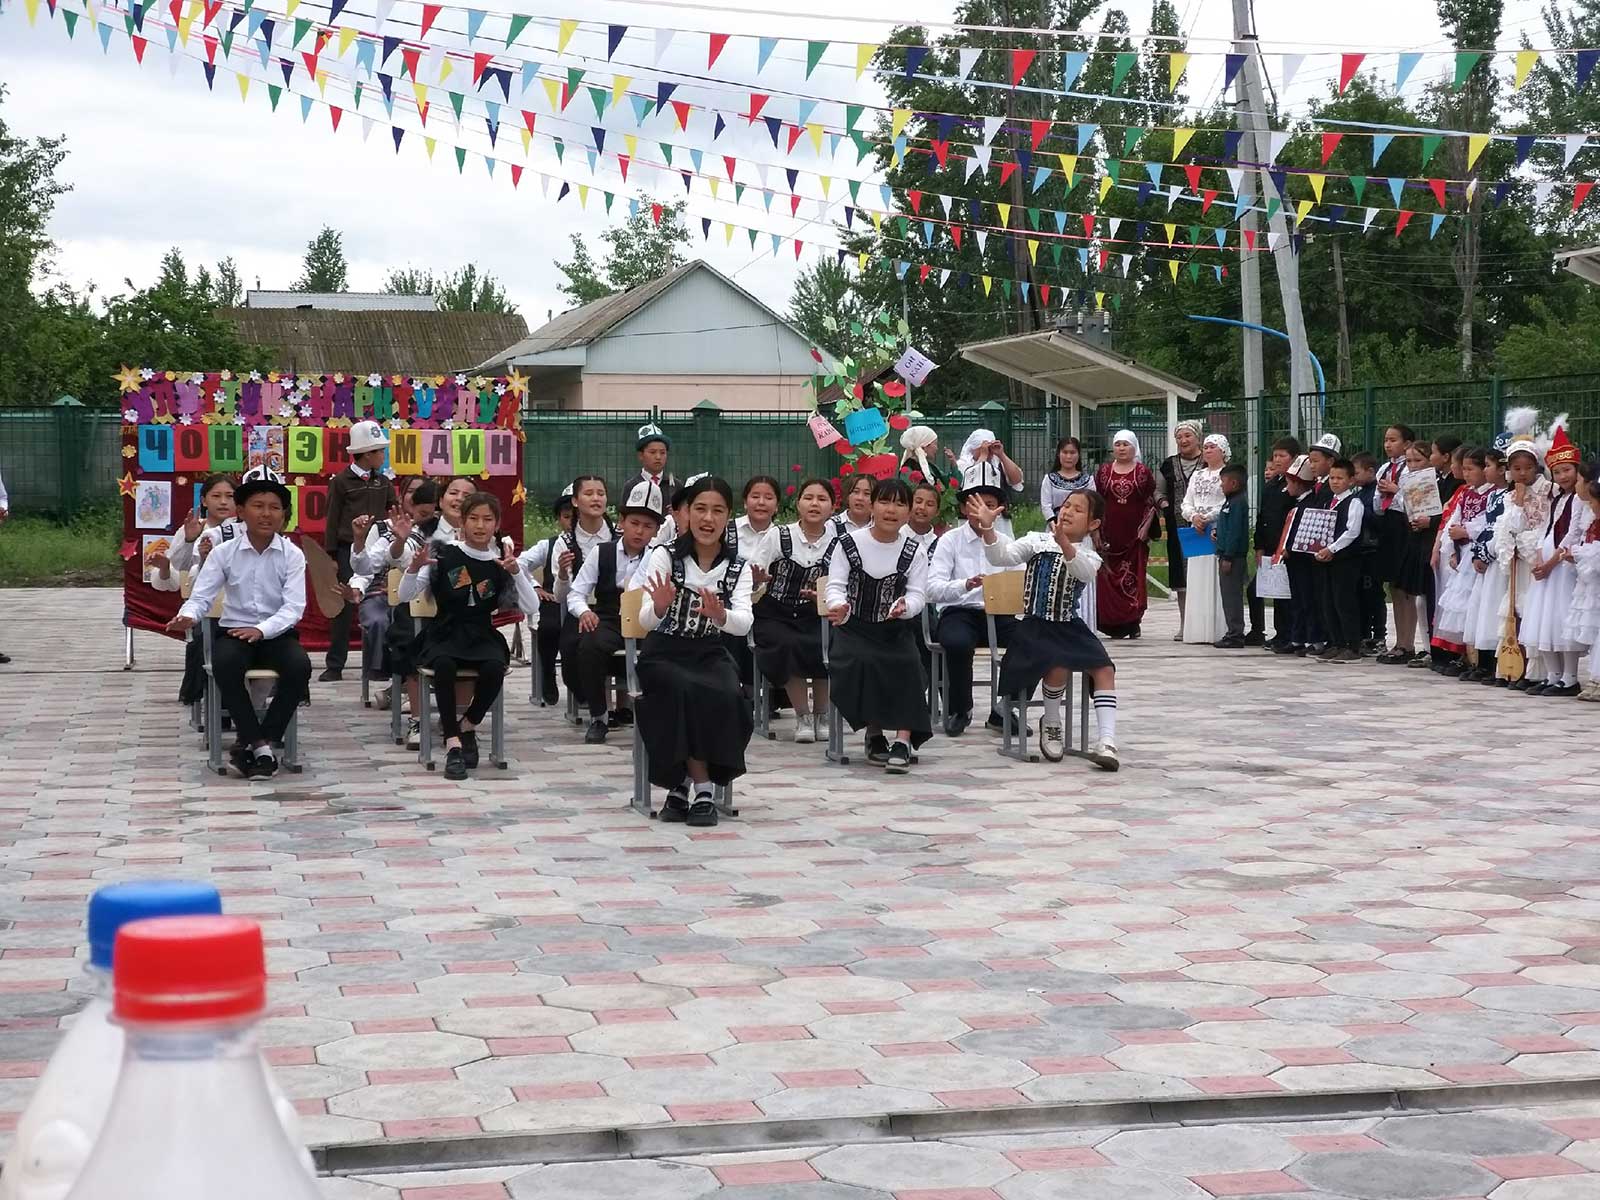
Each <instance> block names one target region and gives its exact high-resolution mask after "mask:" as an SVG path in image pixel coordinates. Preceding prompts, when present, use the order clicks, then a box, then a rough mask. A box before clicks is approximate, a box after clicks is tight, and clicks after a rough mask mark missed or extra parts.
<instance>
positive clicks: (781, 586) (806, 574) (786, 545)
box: [767, 525, 831, 613]
mask: <svg viewBox="0 0 1600 1200" xmlns="http://www.w3.org/2000/svg"><path fill="white" fill-rule="evenodd" d="M830 546H831V543H830ZM778 549H779V550H780V551H781V552H782V557H780V558H776V559H773V561H772V566H771V573H770V574H769V575H768V577H767V599H768V600H769V601H771V602H772V603H774V604H777V605H779V606H780V607H782V608H783V609H785V610H786V611H788V612H790V613H797V612H800V611H802V610H803V609H805V608H806V607H808V605H809V604H810V601H808V600H806V599H804V598H803V597H802V596H801V595H800V593H801V592H802V591H803V590H805V589H806V588H812V589H815V588H816V586H817V580H818V579H820V578H821V577H822V573H823V571H825V570H826V569H827V565H828V556H827V555H826V554H824V555H823V556H822V557H821V558H819V559H817V561H816V562H814V563H812V564H811V565H810V566H809V567H802V566H801V565H800V564H799V563H797V562H795V560H794V537H793V535H792V534H791V533H790V532H789V527H788V526H787V525H780V526H779V527H778Z"/></svg>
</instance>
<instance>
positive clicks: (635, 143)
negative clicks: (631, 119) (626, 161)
mask: <svg viewBox="0 0 1600 1200" xmlns="http://www.w3.org/2000/svg"><path fill="white" fill-rule="evenodd" d="M622 144H623V145H624V146H626V147H627V148H628V157H629V158H636V157H637V156H638V154H639V139H638V138H637V137H635V136H634V135H633V134H631V133H625V134H623V135H622Z"/></svg>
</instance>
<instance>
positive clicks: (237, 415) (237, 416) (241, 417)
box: [233, 413, 244, 425]
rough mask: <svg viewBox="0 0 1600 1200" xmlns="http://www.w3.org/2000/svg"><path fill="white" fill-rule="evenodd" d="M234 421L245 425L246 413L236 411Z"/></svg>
mask: <svg viewBox="0 0 1600 1200" xmlns="http://www.w3.org/2000/svg"><path fill="white" fill-rule="evenodd" d="M233 423H234V424H235V425H243V424H244V414H243V413H234V414H233Z"/></svg>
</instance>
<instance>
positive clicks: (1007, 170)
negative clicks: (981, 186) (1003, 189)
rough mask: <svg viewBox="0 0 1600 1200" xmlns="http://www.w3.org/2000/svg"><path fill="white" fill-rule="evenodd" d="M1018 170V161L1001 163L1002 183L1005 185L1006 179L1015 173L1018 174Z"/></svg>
mask: <svg viewBox="0 0 1600 1200" xmlns="http://www.w3.org/2000/svg"><path fill="white" fill-rule="evenodd" d="M1016 172H1017V164H1016V163H1014V162H1003V163H1001V164H1000V183H1001V184H1002V185H1004V184H1005V182H1006V180H1008V179H1010V178H1011V177H1012V176H1013V175H1015V174H1016Z"/></svg>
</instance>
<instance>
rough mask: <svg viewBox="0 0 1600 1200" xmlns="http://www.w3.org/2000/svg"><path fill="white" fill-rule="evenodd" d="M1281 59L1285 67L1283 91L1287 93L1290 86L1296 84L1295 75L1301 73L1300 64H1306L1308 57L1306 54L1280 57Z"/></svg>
mask: <svg viewBox="0 0 1600 1200" xmlns="http://www.w3.org/2000/svg"><path fill="white" fill-rule="evenodd" d="M1280 59H1281V61H1282V66H1283V90H1284V91H1285V92H1287V91H1288V90H1289V85H1290V84H1291V83H1293V82H1294V77H1295V75H1296V74H1298V73H1299V70H1300V64H1301V63H1303V62H1305V60H1306V56H1305V55H1304V54H1284V55H1280Z"/></svg>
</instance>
